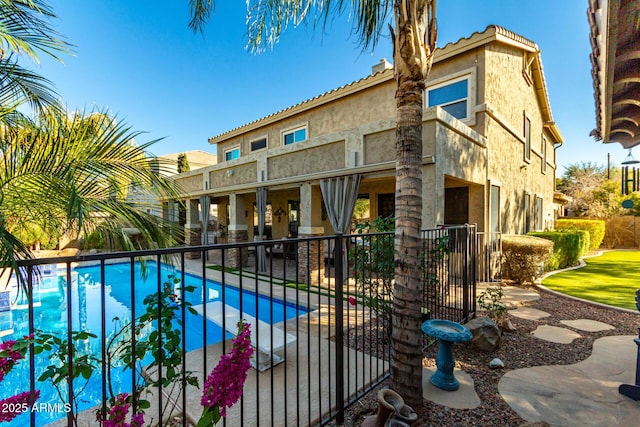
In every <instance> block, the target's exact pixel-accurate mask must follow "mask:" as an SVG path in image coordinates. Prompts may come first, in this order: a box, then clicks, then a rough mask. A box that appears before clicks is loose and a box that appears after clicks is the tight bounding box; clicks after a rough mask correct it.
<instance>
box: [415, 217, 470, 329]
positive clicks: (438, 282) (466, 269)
mask: <svg viewBox="0 0 640 427" xmlns="http://www.w3.org/2000/svg"><path fill="white" fill-rule="evenodd" d="M422 239H423V240H422V241H423V251H422V253H423V256H424V268H423V270H422V271H423V283H424V294H423V315H424V317H425V318H431V319H446V320H451V321H454V322H460V323H465V322H467V321H468V320H469V319H470V318H472V317H474V316H475V313H476V298H475V295H476V283H477V250H476V248H477V246H476V242H477V235H476V226H475V225H460V226H447V227H441V228H436V229H431V230H423V232H422Z"/></svg>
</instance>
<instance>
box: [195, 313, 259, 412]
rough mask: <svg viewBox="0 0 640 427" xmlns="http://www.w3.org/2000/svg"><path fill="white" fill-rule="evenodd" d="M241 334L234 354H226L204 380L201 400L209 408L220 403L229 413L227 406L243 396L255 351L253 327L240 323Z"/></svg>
mask: <svg viewBox="0 0 640 427" xmlns="http://www.w3.org/2000/svg"><path fill="white" fill-rule="evenodd" d="M238 332H239V333H238V336H236V338H234V339H233V349H232V350H231V353H230V354H223V355H222V357H221V358H220V361H219V362H218V364H217V365H216V367H215V368H213V370H212V371H211V373H210V374H209V376H208V377H207V379H206V381H205V382H204V391H203V393H202V399H201V400H200V403H201V404H202V406H204V408H205V412H206V411H207V410H214V408H215V407H216V406H217V407H218V409H219V411H220V415H221V416H223V417H224V416H225V415H226V414H227V408H230V407H231V406H233V404H235V403H236V402H237V401H238V400H239V399H240V397H242V388H243V386H244V382H245V380H246V379H247V371H248V370H249V368H250V367H251V362H250V361H249V359H250V358H251V355H252V354H253V348H251V327H250V325H249V324H245V323H242V321H241V322H238Z"/></svg>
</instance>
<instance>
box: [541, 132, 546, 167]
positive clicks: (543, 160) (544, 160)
mask: <svg viewBox="0 0 640 427" xmlns="http://www.w3.org/2000/svg"><path fill="white" fill-rule="evenodd" d="M540 149H541V150H542V166H541V168H542V173H546V172H547V138H545V137H544V135H543V136H542V145H541V147H540Z"/></svg>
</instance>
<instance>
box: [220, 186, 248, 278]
mask: <svg viewBox="0 0 640 427" xmlns="http://www.w3.org/2000/svg"><path fill="white" fill-rule="evenodd" d="M247 241H249V227H248V226H247V206H246V201H245V197H244V196H243V195H241V194H229V225H228V226H227V243H238V242H247ZM248 259H249V251H248V250H247V248H244V249H242V250H240V249H238V248H233V249H229V250H227V251H226V260H225V266H226V267H232V268H235V267H239V266H240V265H244V266H246V265H247V262H248Z"/></svg>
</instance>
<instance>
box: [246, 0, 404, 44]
mask: <svg viewBox="0 0 640 427" xmlns="http://www.w3.org/2000/svg"><path fill="white" fill-rule="evenodd" d="M392 9H393V1H392V0H352V1H350V2H345V1H344V0H334V1H332V0H286V1H282V0H247V32H248V42H247V48H248V49H249V51H251V52H252V53H256V52H260V51H262V50H264V49H265V48H273V46H274V45H275V44H276V43H277V42H278V40H279V39H280V35H281V34H282V32H283V31H284V30H286V29H287V28H288V27H289V25H294V26H298V25H300V24H301V23H303V22H307V21H310V22H311V23H312V24H313V25H314V27H315V26H317V25H322V26H323V28H325V29H326V26H327V25H328V23H329V18H330V17H335V16H338V15H342V14H344V13H347V12H348V13H349V17H350V19H353V31H354V33H355V34H356V37H357V39H358V42H359V43H360V45H361V46H362V49H363V50H366V49H369V48H371V49H373V48H375V46H376V44H377V42H378V39H379V37H380V34H381V32H382V29H383V28H384V26H385V24H386V23H387V22H388V19H389V16H390V12H391V11H392Z"/></svg>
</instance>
